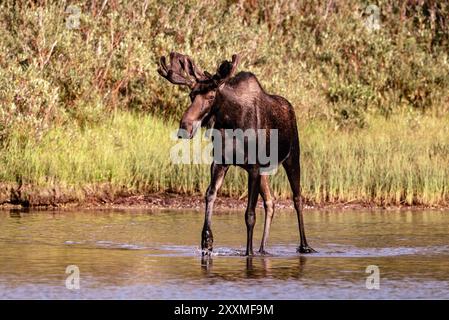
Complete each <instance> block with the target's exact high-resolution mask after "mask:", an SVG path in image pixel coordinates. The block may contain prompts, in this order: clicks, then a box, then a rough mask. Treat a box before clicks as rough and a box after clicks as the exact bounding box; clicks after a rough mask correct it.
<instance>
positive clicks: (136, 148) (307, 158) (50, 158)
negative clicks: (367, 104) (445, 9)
mask: <svg viewBox="0 0 449 320" xmlns="http://www.w3.org/2000/svg"><path fill="white" fill-rule="evenodd" d="M368 124H369V125H368V127H366V128H364V129H360V130H353V131H343V130H335V129H334V128H333V127H331V126H330V125H329V124H328V123H326V122H320V121H318V120H314V121H309V122H305V123H301V122H299V134H300V139H301V154H302V160H301V162H302V176H301V185H302V194H303V196H304V198H305V199H306V203H307V204H309V205H313V206H327V205H332V204H337V205H338V204H347V203H349V204H352V203H356V204H363V205H365V206H372V207H402V206H417V207H420V206H423V207H447V206H448V205H449V183H448V181H449V140H448V139H447V137H448V135H447V133H448V132H449V118H448V117H447V116H446V117H439V118H437V117H430V116H428V117H426V116H419V117H418V116H411V115H410V116H407V115H401V116H398V117H393V118H390V119H388V120H386V119H384V118H372V119H370V121H369V123H368ZM176 127H177V126H176V124H175V123H174V122H171V121H167V120H162V119H159V118H157V117H154V116H150V115H142V114H140V115H139V114H132V113H117V114H115V115H113V116H111V117H110V118H108V119H105V121H103V122H102V123H100V124H97V125H93V126H89V127H84V128H80V127H78V126H65V127H57V128H54V129H51V130H49V131H48V133H46V134H44V135H43V136H40V137H30V136H23V135H20V134H17V135H13V136H11V138H10V139H9V142H8V144H7V145H5V146H4V147H3V148H2V149H1V150H0V203H10V204H18V205H23V206H33V207H36V206H44V207H45V206H66V205H69V204H79V205H81V206H83V205H85V204H88V205H89V204H90V203H100V204H101V203H113V202H114V201H116V199H126V198H128V197H135V196H140V195H153V194H176V195H179V196H180V197H187V198H188V197H189V196H191V195H195V196H198V197H200V198H201V199H202V197H203V196H202V195H203V194H204V192H205V190H206V189H207V186H208V184H209V180H210V172H209V165H208V164H207V163H205V164H175V163H173V161H172V159H171V157H170V150H171V148H172V147H173V146H174V145H175V144H177V143H179V140H177V139H172V137H171V136H172V133H173V132H176ZM270 185H271V188H272V191H273V194H274V196H275V197H276V198H277V199H279V200H285V199H287V198H289V197H290V195H291V190H290V187H289V183H288V181H287V177H286V175H285V173H284V170H282V169H281V170H279V171H278V173H276V174H275V175H273V176H271V177H270ZM246 190H247V177H246V174H245V172H244V171H243V170H241V169H238V168H234V167H232V168H231V169H230V170H229V172H228V174H227V176H226V179H225V182H224V184H223V187H222V189H221V195H222V196H223V197H228V198H231V199H239V198H240V199H244V198H245V196H246ZM130 199H133V198H130ZM123 201H124V203H126V202H127V201H128V200H123ZM130 201H131V200H130ZM131 202H132V201H131ZM188 202H189V201H186V203H185V205H187V206H188V205H189V204H188Z"/></svg>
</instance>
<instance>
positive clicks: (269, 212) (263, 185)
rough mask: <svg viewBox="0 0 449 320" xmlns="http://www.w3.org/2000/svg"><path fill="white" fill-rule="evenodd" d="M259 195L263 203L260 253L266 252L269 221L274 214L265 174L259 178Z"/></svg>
mask: <svg viewBox="0 0 449 320" xmlns="http://www.w3.org/2000/svg"><path fill="white" fill-rule="evenodd" d="M260 195H261V196H262V199H263V205H264V208H265V223H264V227H263V236H262V242H261V243H260V249H259V252H260V253H261V254H267V252H266V251H265V248H266V246H267V241H268V235H269V234H270V226H271V221H272V219H273V215H274V202H273V198H272V196H271V191H270V185H269V180H268V176H266V175H263V176H261V178H260Z"/></svg>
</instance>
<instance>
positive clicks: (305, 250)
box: [296, 246, 316, 253]
mask: <svg viewBox="0 0 449 320" xmlns="http://www.w3.org/2000/svg"><path fill="white" fill-rule="evenodd" d="M296 251H297V252H299V253H315V252H316V251H315V250H314V249H312V248H311V247H309V246H299V247H298V249H297V250H296Z"/></svg>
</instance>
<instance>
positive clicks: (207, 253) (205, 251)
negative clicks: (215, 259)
mask: <svg viewBox="0 0 449 320" xmlns="http://www.w3.org/2000/svg"><path fill="white" fill-rule="evenodd" d="M201 255H202V256H203V257H210V256H212V248H210V249H203V250H201Z"/></svg>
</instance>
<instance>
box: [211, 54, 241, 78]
mask: <svg viewBox="0 0 449 320" xmlns="http://www.w3.org/2000/svg"><path fill="white" fill-rule="evenodd" d="M239 62H240V55H238V54H234V55H232V61H231V62H229V61H223V62H222V63H221V64H220V66H219V67H218V68H217V73H216V74H215V75H214V79H215V81H216V82H217V83H218V84H220V83H223V82H225V81H226V80H228V79H229V78H231V77H232V76H234V74H235V71H236V70H237V66H238V64H239Z"/></svg>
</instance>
